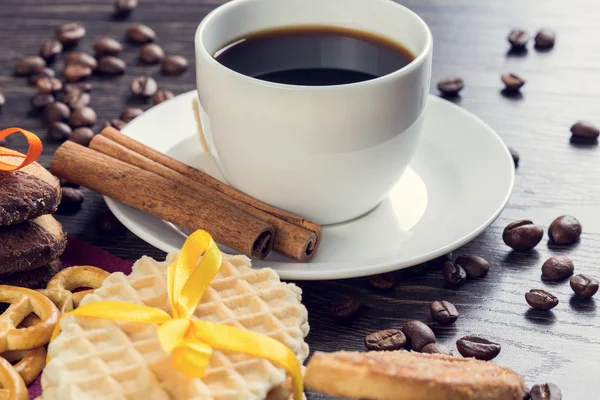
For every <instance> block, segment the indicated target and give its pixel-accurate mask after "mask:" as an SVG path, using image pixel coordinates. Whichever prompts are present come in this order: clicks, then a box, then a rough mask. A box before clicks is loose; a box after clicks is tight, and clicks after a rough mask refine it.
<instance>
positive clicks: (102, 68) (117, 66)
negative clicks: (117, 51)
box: [98, 56, 127, 75]
mask: <svg viewBox="0 0 600 400" xmlns="http://www.w3.org/2000/svg"><path fill="white" fill-rule="evenodd" d="M126 69H127V65H126V64H125V61H123V60H121V59H120V58H117V57H115V56H104V57H102V58H101V59H100V62H99V63H98V72H101V73H103V74H107V75H120V74H122V73H124V72H125V70H126Z"/></svg>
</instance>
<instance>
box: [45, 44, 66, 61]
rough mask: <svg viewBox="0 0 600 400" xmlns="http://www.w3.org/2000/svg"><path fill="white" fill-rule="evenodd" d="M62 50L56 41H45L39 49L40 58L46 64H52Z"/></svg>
mask: <svg viewBox="0 0 600 400" xmlns="http://www.w3.org/2000/svg"><path fill="white" fill-rule="evenodd" d="M62 49H63V46H62V44H61V43H60V42H59V41H58V40H54V39H50V40H46V41H45V42H44V43H42V46H41V47H40V57H42V58H43V59H44V60H46V61H47V62H52V61H54V59H55V58H56V56H57V55H59V54H60V53H61V52H62Z"/></svg>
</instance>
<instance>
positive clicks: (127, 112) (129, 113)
mask: <svg viewBox="0 0 600 400" xmlns="http://www.w3.org/2000/svg"><path fill="white" fill-rule="evenodd" d="M143 112H144V110H142V109H141V108H134V107H127V108H126V109H124V110H123V111H122V112H121V115H120V116H119V119H120V120H122V121H125V122H131V121H133V120H134V119H135V118H136V117H139V116H140V115H142V113H143Z"/></svg>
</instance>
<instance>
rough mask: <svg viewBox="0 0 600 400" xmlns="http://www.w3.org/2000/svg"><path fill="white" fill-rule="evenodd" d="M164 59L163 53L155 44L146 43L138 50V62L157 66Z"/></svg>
mask: <svg viewBox="0 0 600 400" xmlns="http://www.w3.org/2000/svg"><path fill="white" fill-rule="evenodd" d="M164 58H165V52H164V51H163V49H162V47H160V46H159V45H157V44H156V43H148V44H145V45H143V46H142V47H141V48H140V60H141V61H142V62H143V63H145V64H158V63H159V62H161V61H162V60H163V59H164Z"/></svg>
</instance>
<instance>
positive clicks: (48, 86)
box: [35, 76, 63, 94]
mask: <svg viewBox="0 0 600 400" xmlns="http://www.w3.org/2000/svg"><path fill="white" fill-rule="evenodd" d="M35 86H36V87H37V89H38V92H40V93H41V94H53V93H56V92H59V91H61V90H62V86H63V85H62V82H61V81H60V80H58V79H56V78H53V77H50V76H44V77H42V78H40V79H38V81H37V82H36V84H35Z"/></svg>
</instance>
